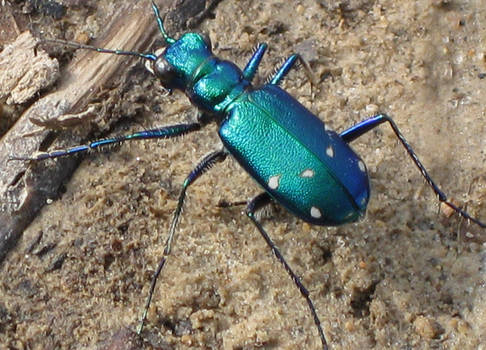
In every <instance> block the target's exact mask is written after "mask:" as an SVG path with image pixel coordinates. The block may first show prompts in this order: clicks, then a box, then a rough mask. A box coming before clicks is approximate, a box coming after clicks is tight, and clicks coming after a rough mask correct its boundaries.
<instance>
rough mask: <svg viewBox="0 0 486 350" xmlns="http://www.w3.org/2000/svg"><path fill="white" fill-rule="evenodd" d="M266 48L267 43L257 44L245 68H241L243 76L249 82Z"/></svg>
mask: <svg viewBox="0 0 486 350" xmlns="http://www.w3.org/2000/svg"><path fill="white" fill-rule="evenodd" d="M266 49H267V44H265V43H261V44H260V45H258V47H257V49H256V50H255V52H254V53H253V55H252V56H251V58H250V60H249V61H248V63H247V64H246V67H245V69H243V77H244V78H245V79H246V80H248V81H249V82H251V81H252V80H253V78H254V77H255V74H256V72H257V70H258V66H259V65H260V62H261V61H262V58H263V55H264V54H265V50H266Z"/></svg>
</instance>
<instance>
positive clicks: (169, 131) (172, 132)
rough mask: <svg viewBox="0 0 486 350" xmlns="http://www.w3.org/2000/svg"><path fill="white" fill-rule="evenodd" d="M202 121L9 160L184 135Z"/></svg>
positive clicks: (57, 155) (80, 151)
mask: <svg viewBox="0 0 486 350" xmlns="http://www.w3.org/2000/svg"><path fill="white" fill-rule="evenodd" d="M201 126H202V124H201V123H199V122H198V123H189V124H177V125H171V126H166V127H162V128H157V129H151V130H143V131H139V132H136V133H133V134H130V135H123V136H116V137H112V138H108V139H102V140H97V141H93V142H91V143H88V144H85V145H79V146H74V147H71V148H68V149H62V150H55V151H51V152H37V153H36V154H34V155H33V156H30V157H20V156H9V159H8V160H9V161H12V160H44V159H52V158H59V157H65V156H70V155H72V154H76V153H84V152H88V151H92V150H96V149H100V148H102V147H103V146H108V145H113V144H120V143H123V142H126V141H132V140H145V139H168V138H172V137H177V136H182V135H185V134H188V133H191V132H194V131H198V130H199V129H201Z"/></svg>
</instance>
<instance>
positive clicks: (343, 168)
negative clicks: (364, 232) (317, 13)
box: [219, 85, 369, 225]
mask: <svg viewBox="0 0 486 350" xmlns="http://www.w3.org/2000/svg"><path fill="white" fill-rule="evenodd" d="M282 101H285V103H283V102H282ZM219 135H220V137H221V140H222V141H223V144H224V145H225V147H226V148H227V149H228V151H229V152H230V153H231V154H232V155H233V156H234V157H235V158H236V160H237V161H238V162H239V163H240V165H241V166H242V167H243V168H244V169H245V170H246V171H247V172H248V173H249V174H250V175H251V176H252V177H253V178H254V179H255V180H256V181H257V182H258V183H259V184H260V185H261V186H262V187H263V188H264V189H265V190H266V191H268V192H269V193H270V195H271V196H272V197H274V198H275V199H276V200H277V201H279V202H280V203H281V204H283V205H284V206H285V207H286V208H287V209H288V210H290V211H291V212H292V213H294V214H295V215H297V216H299V217H300V218H302V219H303V220H305V221H307V222H310V223H313V224H318V225H339V224H343V223H346V222H351V221H355V220H357V219H358V218H359V217H360V216H361V215H362V214H363V213H364V211H365V210H366V205H367V203H368V198H369V183H368V176H367V173H366V168H365V166H364V163H363V162H362V161H361V159H360V158H359V157H358V156H357V155H356V154H355V153H354V151H353V150H352V149H351V148H350V147H349V146H348V144H347V143H345V142H344V141H343V140H342V139H341V138H340V137H339V135H337V134H336V133H335V132H333V131H331V130H326V128H325V125H324V123H323V122H322V121H321V120H320V119H319V118H317V117H316V116H315V115H313V114H312V113H311V112H309V111H308V110H307V109H306V108H305V107H304V106H302V105H301V104H300V103H298V102H297V101H296V100H295V99H293V98H292V97H291V96H290V95H289V94H288V93H287V92H285V91H284V90H282V89H281V88H279V87H278V86H276V85H265V86H263V87H262V88H261V89H257V90H254V91H251V92H248V93H247V94H246V95H244V96H242V97H241V98H240V99H239V101H236V102H235V103H234V104H233V106H232V108H231V110H230V111H229V113H228V117H227V118H226V119H225V120H224V121H223V123H222V124H221V127H220V130H219Z"/></svg>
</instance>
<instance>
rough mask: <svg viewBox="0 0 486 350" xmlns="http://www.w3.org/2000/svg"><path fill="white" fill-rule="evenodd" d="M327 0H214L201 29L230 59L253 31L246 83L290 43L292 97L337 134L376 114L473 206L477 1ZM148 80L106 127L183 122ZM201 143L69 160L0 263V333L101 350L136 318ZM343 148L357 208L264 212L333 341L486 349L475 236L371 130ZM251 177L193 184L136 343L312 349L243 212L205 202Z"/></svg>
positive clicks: (480, 14)
mask: <svg viewBox="0 0 486 350" xmlns="http://www.w3.org/2000/svg"><path fill="white" fill-rule="evenodd" d="M329 3H331V2H326V1H312V0H302V1H296V2H293V3H292V5H291V6H289V5H288V2H287V1H276V0H271V1H246V0H245V1H233V0H224V1H222V3H221V4H220V5H219V6H218V7H217V8H216V9H215V10H214V12H213V13H214V18H209V19H206V20H205V21H204V22H203V24H202V25H201V26H200V30H201V31H205V32H207V33H209V35H210V37H211V39H212V42H213V46H214V51H215V52H216V53H217V54H218V55H219V56H222V57H224V58H227V59H229V60H231V61H234V62H236V63H237V64H238V65H239V66H240V67H243V66H244V65H245V63H246V61H247V59H248V58H249V57H250V55H251V53H252V49H253V48H254V47H255V46H256V45H257V43H259V42H267V43H268V44H269V50H268V53H267V55H266V56H265V59H264V62H263V64H262V66H261V69H260V70H259V75H260V77H261V79H260V80H261V81H264V79H265V77H266V76H268V75H269V74H271V73H272V71H273V69H274V67H275V66H277V65H278V64H279V63H280V62H281V61H282V59H283V58H285V57H286V56H288V55H289V54H291V53H292V52H301V53H302V54H303V56H304V58H305V59H306V60H307V61H308V62H309V63H310V66H311V68H312V70H313V72H314V74H315V77H316V80H317V82H318V83H317V86H315V87H314V88H313V89H312V88H311V85H310V83H309V81H308V79H307V76H306V74H305V73H304V70H303V69H299V70H296V71H294V72H292V73H291V74H290V75H289V77H288V79H287V80H286V81H285V84H284V86H285V88H286V89H287V90H288V91H290V92H291V93H292V94H293V95H294V96H295V97H296V98H298V100H299V101H300V102H302V103H303V104H304V105H305V106H307V107H308V108H309V109H311V110H312V111H313V112H315V113H316V114H317V115H318V116H319V117H320V118H321V119H322V120H324V121H326V123H328V125H329V126H330V127H332V128H334V129H336V130H344V129H345V128H346V127H349V126H351V125H353V124H354V123H356V122H358V121H360V120H362V119H364V118H365V117H366V116H369V115H372V114H373V113H376V112H378V111H380V112H386V113H388V114H390V115H391V116H393V117H394V119H395V121H396V123H397V124H398V125H399V127H400V128H401V130H402V132H403V133H404V135H405V136H406V137H407V139H408V140H409V141H410V143H411V144H412V145H413V147H414V149H415V151H416V152H417V154H418V155H419V157H420V158H421V159H422V160H423V162H424V164H425V165H426V167H427V169H428V170H429V171H430V173H431V174H432V176H433V178H434V180H436V181H437V183H439V184H440V186H441V187H442V189H443V190H444V191H445V192H446V193H447V194H449V196H451V197H453V198H455V199H456V200H457V201H458V203H460V204H462V205H463V204H467V206H468V210H469V211H470V212H471V213H472V214H474V215H475V216H478V217H481V218H482V219H483V221H484V220H486V203H485V199H486V172H485V169H486V137H485V136H484V135H485V134H486V123H485V120H484V119H485V115H486V102H485V101H486V99H485V94H486V78H484V73H486V3H484V1H480V0H470V1H466V0H456V1H438V0H427V1H420V2H414V1H401V2H397V1H392V0H378V1H366V0H362V1H359V0H356V1H352V0H350V1H338V2H336V4H337V3H339V4H341V8H339V7H338V6H337V5H329ZM147 6H148V5H147ZM67 16H69V12H68V14H67ZM73 18H74V17H73ZM78 25H80V26H81V27H79V28H80V29H79V30H81V29H82V25H83V24H78ZM86 25H87V24H86ZM154 25H155V23H154ZM100 27H102V23H101V24H100ZM481 74H482V75H481ZM147 79H151V78H149V75H148V74H147ZM156 86H157V83H154V84H153V85H150V89H147V90H148V91H147V96H148V97H147V99H146V101H144V104H145V105H146V108H142V109H140V110H139V113H138V114H137V115H136V117H135V118H134V119H133V120H130V122H126V121H125V122H124V123H123V124H120V125H119V126H117V128H116V130H114V131H113V132H114V133H122V132H123V133H125V132H130V131H131V130H138V129H141V128H148V127H153V126H155V125H168V124H172V123H177V122H180V121H187V120H189V119H191V118H192V111H191V109H187V107H189V104H188V102H187V100H186V99H185V97H184V96H182V95H181V94H178V93H176V94H174V95H172V96H169V97H163V96H161V94H160V91H158V90H157V89H156ZM144 88H145V87H144ZM157 94H158V95H157ZM313 95H314V96H313ZM151 96H155V97H151ZM154 111H156V112H157V113H154ZM80 127H82V126H80ZM217 147H219V140H218V137H217V134H216V132H215V126H214V125H210V126H209V127H207V128H206V129H205V130H203V131H201V132H199V133H197V134H194V135H189V136H186V137H184V138H183V139H179V140H176V141H169V142H166V141H159V142H158V141H146V142H137V143H132V144H131V145H129V146H125V147H122V148H121V149H120V150H119V151H118V152H114V153H108V154H95V155H93V156H91V157H89V158H87V159H86V160H84V161H83V162H82V164H81V166H80V167H79V169H78V170H77V171H76V173H75V175H74V176H73V178H72V179H71V180H70V181H69V183H68V184H67V185H66V187H65V193H63V194H62V196H61V198H59V199H58V200H55V201H53V202H52V204H50V205H47V206H46V207H45V208H44V209H43V210H42V212H41V214H40V215H39V216H38V217H37V219H36V220H35V221H34V222H33V223H32V224H31V225H30V227H29V228H28V229H27V230H26V231H25V232H24V235H23V238H22V240H21V241H20V242H19V244H18V246H17V249H15V250H14V251H13V252H11V253H10V254H9V255H8V257H7V259H6V260H5V261H4V262H3V264H2V265H1V266H0V276H1V278H0V280H1V283H0V344H1V346H0V347H2V348H11V349H93V348H103V347H104V346H105V345H106V344H109V343H110V340H109V339H110V338H111V337H112V336H114V335H116V334H119V333H117V332H119V330H123V329H125V328H129V329H135V327H136V325H137V322H138V320H139V318H140V315H141V311H142V308H143V305H144V303H145V298H146V295H147V292H148V288H149V283H150V278H151V275H152V273H153V271H154V269H155V267H156V264H157V262H158V259H159V257H160V256H161V253H162V250H163V243H164V241H165V237H166V234H167V230H168V225H169V223H170V219H171V216H172V212H173V210H174V208H175V206H176V203H177V195H178V191H179V186H180V184H181V183H182V181H183V180H184V178H185V176H186V174H188V173H189V171H190V170H191V169H192V167H193V166H194V164H195V163H196V162H197V161H198V160H199V159H200V158H201V157H202V156H203V155H205V154H206V153H207V152H209V151H211V150H214V149H216V148H217ZM353 147H354V148H355V150H356V151H357V152H358V153H359V154H360V155H361V156H362V158H363V159H364V160H365V162H366V164H367V167H368V171H369V174H370V177H371V188H372V198H371V200H370V203H369V207H368V212H367V215H366V217H365V218H364V219H363V220H362V221H360V222H358V223H356V224H350V225H346V226H343V227H338V228H326V227H317V226H311V225H308V224H306V223H304V222H302V221H300V220H298V219H296V218H295V217H293V216H292V215H290V214H289V213H287V212H285V211H284V210H283V209H280V208H278V207H276V209H275V210H274V211H273V212H272V213H271V215H270V216H269V217H268V218H266V219H265V220H264V225H265V227H266V229H267V230H268V232H269V233H270V235H271V236H272V237H273V239H274V240H275V242H276V244H277V245H278V247H279V248H280V249H281V251H282V253H283V254H284V256H285V257H286V258H287V261H288V262H289V263H290V265H291V266H292V267H293V268H294V270H295V271H296V272H297V273H298V274H299V275H300V276H301V278H302V281H303V283H304V284H305V285H306V286H307V288H308V289H309V290H310V292H311V296H312V299H313V300H314V303H315V305H316V308H317V311H318V315H319V317H320V318H321V321H322V325H323V328H324V331H325V333H326V336H327V339H328V342H329V345H330V348H331V349H372V348H375V349H431V348H433V349H458V348H462V349H483V348H484V346H485V345H484V344H486V331H485V329H486V319H485V317H486V316H485V315H486V297H485V295H486V290H485V286H486V283H485V282H486V276H485V272H484V269H485V268H486V266H485V263H484V262H485V259H486V250H485V248H484V246H483V244H482V242H483V239H481V237H480V235H481V234H482V235H483V236H484V235H485V233H486V232H485V231H484V230H480V229H478V228H477V227H475V226H467V225H466V224H465V223H462V224H461V222H460V220H458V219H457V218H456V217H451V218H447V217H445V216H444V215H442V214H437V212H438V204H437V201H436V200H435V198H434V196H433V193H432V191H431V190H430V189H429V188H428V187H427V186H426V185H425V183H424V181H423V178H422V177H421V175H420V173H419V172H418V171H417V169H416V168H415V167H414V165H413V163H412V162H411V160H410V159H408V157H407V155H406V153H405V151H404V150H403V148H402V147H401V146H400V145H399V144H398V142H397V140H396V138H395V137H394V134H393V133H392V132H391V130H390V129H389V128H388V127H387V126H382V127H380V128H379V129H376V130H374V131H372V132H370V133H369V135H366V136H363V137H362V138H360V139H359V140H357V141H356V142H355V143H353ZM258 192H259V189H258V187H257V186H256V185H255V184H254V183H253V181H252V180H251V179H250V178H249V177H248V175H247V174H245V173H244V172H243V171H242V170H241V169H240V168H239V167H238V165H237V164H236V163H235V162H234V161H232V160H229V161H226V162H225V163H224V164H221V165H217V166H215V167H214V168H213V169H212V170H211V171H210V172H209V173H208V174H207V175H206V176H204V177H203V178H201V179H200V180H198V181H197V183H196V184H195V185H194V186H193V187H191V189H190V190H189V193H188V198H187V202H186V205H185V207H184V213H183V217H182V220H181V223H180V225H179V228H178V230H177V238H176V242H175V246H174V250H173V254H172V256H171V258H170V260H169V262H168V265H167V267H166V269H165V270H164V272H163V276H162V278H161V279H160V281H159V283H158V286H157V289H156V293H155V295H154V301H153V303H152V307H151V309H150V313H149V319H148V324H147V329H146V333H145V337H146V338H147V339H148V343H150V344H152V345H154V346H159V347H161V348H167V349H256V348H259V349H296V348H301V349H320V347H321V344H320V340H319V338H318V336H317V331H316V328H315V326H314V324H313V321H312V318H311V315H310V313H309V312H308V308H307V305H306V303H305V301H304V300H303V298H302V297H301V296H300V294H299V292H298V291H297V289H296V288H295V287H294V285H293V283H292V281H291V280H290V279H289V278H288V276H287V274H286V272H285V271H284V270H283V269H282V267H281V266H280V265H279V264H278V263H277V262H276V260H275V258H274V257H273V256H272V254H271V252H270V251H269V249H268V248H267V246H266V245H265V243H264V241H263V240H262V238H261V237H260V236H259V234H258V232H257V231H256V230H255V228H254V227H253V226H252V224H251V223H250V221H249V220H248V219H247V218H246V217H245V216H244V215H242V211H243V209H244V208H243V207H234V208H218V207H217V204H218V202H219V201H220V200H227V201H237V200H246V199H248V198H251V197H252V196H254V195H256V194H257V193H258ZM39 237H40V240H38V238H39ZM33 243H34V244H33ZM29 247H33V249H32V250H30V251H29V250H28V248H29ZM56 261H57V262H59V261H62V262H63V263H61V264H60V265H61V266H58V265H56ZM58 264H59V263H58ZM143 346H144V347H150V345H149V344H144V345H143Z"/></svg>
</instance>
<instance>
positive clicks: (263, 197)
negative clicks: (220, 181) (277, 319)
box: [246, 192, 327, 350]
mask: <svg viewBox="0 0 486 350" xmlns="http://www.w3.org/2000/svg"><path fill="white" fill-rule="evenodd" d="M271 201H272V198H271V197H270V195H269V194H268V193H267V192H263V193H260V194H259V195H258V196H256V197H255V198H253V199H252V200H251V201H250V202H249V203H248V206H247V208H246V215H247V216H248V217H249V218H250V219H251V221H252V222H253V224H254V225H255V226H256V228H257V229H258V231H259V232H260V234H261V235H262V237H263V239H264V240H265V242H266V243H267V245H268V246H269V247H270V249H271V250H272V252H273V254H275V257H276V258H277V260H278V261H279V262H280V263H281V264H282V265H283V267H284V268H285V271H287V273H288V274H289V275H290V278H292V280H293V281H294V283H295V285H296V286H297V288H298V289H299V291H300V294H302V296H303V297H304V299H305V300H306V301H307V305H308V306H309V309H310V312H311V314H312V318H313V319H314V323H315V325H316V327H317V331H318V332H319V337H320V338H321V341H322V345H323V349H324V350H326V349H327V341H326V337H325V336H324V331H323V330H322V326H321V321H320V320H319V316H317V312H316V308H315V306H314V303H313V302H312V300H311V298H310V296H309V291H308V290H307V288H306V287H305V286H304V285H303V284H302V282H301V281H300V278H299V277H298V276H297V275H296V274H295V272H294V271H293V270H292V268H291V267H290V265H289V264H288V263H287V261H285V258H284V257H283V255H282V253H280V251H279V250H278V248H277V246H276V245H275V244H274V243H273V241H272V239H271V238H270V236H269V235H268V234H267V232H266V231H265V229H264V228H263V226H262V224H261V223H260V222H259V221H258V220H257V218H256V217H255V212H256V211H257V210H259V209H261V208H263V207H264V206H266V205H268V204H269V203H271Z"/></svg>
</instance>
